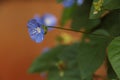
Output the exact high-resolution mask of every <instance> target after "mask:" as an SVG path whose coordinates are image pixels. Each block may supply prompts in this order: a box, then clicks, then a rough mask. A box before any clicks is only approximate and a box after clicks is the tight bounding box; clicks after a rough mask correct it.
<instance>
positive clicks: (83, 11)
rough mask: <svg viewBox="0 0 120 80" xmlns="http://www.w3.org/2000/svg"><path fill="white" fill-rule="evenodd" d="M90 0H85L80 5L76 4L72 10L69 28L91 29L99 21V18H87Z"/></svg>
mask: <svg viewBox="0 0 120 80" xmlns="http://www.w3.org/2000/svg"><path fill="white" fill-rule="evenodd" d="M91 3H92V0H85V1H84V3H83V4H82V5H81V6H77V8H76V9H75V11H74V12H73V14H74V15H73V17H72V24H71V28H72V29H74V30H79V29H85V30H87V31H88V30H91V29H92V28H94V27H96V26H97V25H98V24H99V23H100V20H99V19H94V20H91V19H89V11H90V7H91Z"/></svg>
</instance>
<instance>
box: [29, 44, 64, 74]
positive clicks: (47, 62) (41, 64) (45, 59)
mask: <svg viewBox="0 0 120 80" xmlns="http://www.w3.org/2000/svg"><path fill="white" fill-rule="evenodd" d="M64 48H65V46H58V47H56V48H53V49H52V50H50V51H49V52H45V53H43V54H42V55H40V56H39V57H38V58H37V59H35V61H34V62H33V64H32V65H31V67H30V69H29V72H30V73H36V72H39V73H40V72H43V71H46V70H49V69H50V68H53V67H56V63H57V62H58V61H59V58H58V56H57V55H59V54H60V53H61V52H62V50H63V49H64Z"/></svg>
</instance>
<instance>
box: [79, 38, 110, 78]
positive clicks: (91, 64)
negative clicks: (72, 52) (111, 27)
mask: <svg viewBox="0 0 120 80" xmlns="http://www.w3.org/2000/svg"><path fill="white" fill-rule="evenodd" d="M108 43H109V40H108V39H107V38H105V39H103V38H99V37H97V38H96V37H90V42H83V43H81V44H80V47H79V56H78V60H79V68H80V73H81V77H82V79H85V78H86V77H87V76H90V75H92V74H93V73H94V72H95V71H96V70H97V69H98V68H99V67H100V65H102V63H103V61H104V59H105V54H106V47H107V45H108Z"/></svg>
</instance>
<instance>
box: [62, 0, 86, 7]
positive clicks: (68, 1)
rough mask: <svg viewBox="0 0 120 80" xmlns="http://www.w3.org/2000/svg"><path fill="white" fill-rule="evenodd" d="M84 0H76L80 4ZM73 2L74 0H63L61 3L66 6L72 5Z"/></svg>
mask: <svg viewBox="0 0 120 80" xmlns="http://www.w3.org/2000/svg"><path fill="white" fill-rule="evenodd" d="M83 1H84V0H77V5H78V6H80V5H82V4H83ZM74 3H75V0H63V2H62V4H63V6H64V7H66V8H68V7H71V6H73V4H74Z"/></svg>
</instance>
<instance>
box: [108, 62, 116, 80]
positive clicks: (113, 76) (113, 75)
mask: <svg viewBox="0 0 120 80" xmlns="http://www.w3.org/2000/svg"><path fill="white" fill-rule="evenodd" d="M107 66H108V70H107V73H108V78H109V79H117V75H116V73H115V71H114V70H113V68H112V66H111V64H110V62H109V61H108V63H107Z"/></svg>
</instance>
